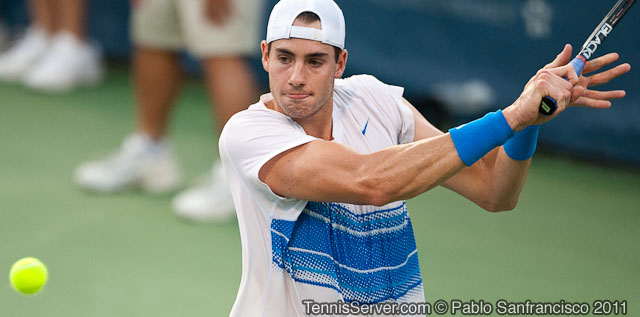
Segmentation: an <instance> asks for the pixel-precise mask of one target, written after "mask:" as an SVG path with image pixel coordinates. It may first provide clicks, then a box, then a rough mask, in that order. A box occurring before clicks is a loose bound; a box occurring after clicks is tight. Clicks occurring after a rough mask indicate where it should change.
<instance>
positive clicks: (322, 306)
mask: <svg viewBox="0 0 640 317" xmlns="http://www.w3.org/2000/svg"><path fill="white" fill-rule="evenodd" d="M302 304H303V305H304V312H305V314H306V315H314V316H328V315H329V316H336V315H344V316H349V315H405V316H411V315H415V316H425V315H473V316H478V315H490V314H497V315H500V316H504V315H509V316H518V315H520V316H547V315H564V316H585V315H603V316H610V315H627V301H626V300H623V301H619V300H596V301H593V302H568V301H565V300H560V301H557V302H534V301H531V300H526V301H520V302H512V301H507V300H504V299H500V300H498V301H495V302H489V301H485V300H469V301H462V300H458V299H452V300H449V301H446V300H442V299H440V300H437V301H435V302H423V303H397V302H384V303H375V304H364V303H359V302H356V301H354V302H344V301H337V302H329V303H319V302H316V301H314V300H310V299H307V300H303V301H302Z"/></svg>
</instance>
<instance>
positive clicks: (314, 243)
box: [219, 75, 424, 316]
mask: <svg viewBox="0 0 640 317" xmlns="http://www.w3.org/2000/svg"><path fill="white" fill-rule="evenodd" d="M402 93H403V88H401V87H396V86H390V85H386V84H384V83H382V82H380V81H379V80H377V79H376V78H375V77H373V76H369V75H358V76H352V77H350V78H347V79H337V80H336V81H335V86H334V97H333V98H334V99H333V100H334V109H333V115H332V118H333V131H332V132H333V134H332V135H333V138H334V140H333V142H337V143H341V144H344V145H347V146H350V147H352V148H353V149H355V150H356V151H358V152H360V153H363V154H367V153H373V152H376V151H380V150H382V149H384V148H387V147H389V146H393V145H397V144H401V143H409V142H412V141H413V138H414V129H415V126H414V118H413V114H412V112H411V110H410V109H409V108H408V107H407V106H406V105H405V104H404V103H403V101H402ZM269 99H272V96H270V95H269V94H267V95H264V96H262V97H261V100H260V101H259V102H258V103H256V104H253V105H251V106H250V107H249V109H247V110H245V111H242V112H240V113H238V114H236V115H234V116H233V117H232V118H231V119H230V120H229V122H228V123H227V124H226V126H225V128H224V130H223V132H222V134H221V136H220V142H219V149H220V157H221V159H222V164H223V166H224V169H225V173H226V175H227V178H228V181H229V186H230V188H231V192H232V193H233V200H234V202H235V206H236V211H237V216H238V224H239V226H240V237H241V241H242V279H241V282H240V289H239V291H238V296H237V298H236V302H235V304H234V305H233V309H232V311H231V315H232V316H295V315H304V314H305V310H304V308H305V304H303V302H302V301H303V300H307V299H310V300H313V301H315V302H338V301H342V302H347V303H351V302H359V303H363V304H364V303H367V304H371V303H379V302H384V301H397V302H423V301H424V293H423V288H422V277H421V274H420V267H419V264H418V255H417V249H416V245H415V239H414V235H413V229H412V226H411V220H410V219H409V215H408V213H407V207H406V203H405V202H404V201H398V202H394V203H390V204H388V205H386V206H383V207H376V206H368V205H352V204H346V203H325V202H311V201H304V200H298V199H291V198H284V197H280V196H278V195H276V194H274V193H273V192H272V191H271V189H270V188H269V186H268V185H266V184H265V183H263V182H262V181H260V179H259V178H258V172H259V171H260V168H261V167H262V166H263V165H264V164H265V163H266V162H267V161H269V160H270V159H272V158H273V157H275V156H277V155H278V154H280V153H282V152H284V151H286V150H288V149H291V148H294V147H296V146H299V145H302V144H305V143H308V142H311V141H314V140H316V138H315V137H312V136H309V135H307V134H306V133H305V132H304V130H303V129H302V127H301V126H300V125H298V124H297V123H296V122H295V121H293V120H292V119H291V118H290V117H288V116H286V115H284V114H282V113H280V112H277V111H274V110H271V109H268V108H267V107H266V106H265V104H264V102H265V101H266V100H269ZM309 181H310V182H312V181H313V179H310V180H309Z"/></svg>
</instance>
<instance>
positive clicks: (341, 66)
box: [333, 50, 349, 78]
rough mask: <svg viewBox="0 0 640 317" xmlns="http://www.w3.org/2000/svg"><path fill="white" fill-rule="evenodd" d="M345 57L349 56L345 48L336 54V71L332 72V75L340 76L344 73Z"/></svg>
mask: <svg viewBox="0 0 640 317" xmlns="http://www.w3.org/2000/svg"><path fill="white" fill-rule="evenodd" d="M347 57H349V53H348V52H347V50H342V52H340V55H339V56H338V67H336V72H335V73H334V74H333V77H335V78H340V77H342V74H344V70H345V68H346V67H347Z"/></svg>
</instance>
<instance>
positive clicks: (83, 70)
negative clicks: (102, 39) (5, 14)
mask: <svg viewBox="0 0 640 317" xmlns="http://www.w3.org/2000/svg"><path fill="white" fill-rule="evenodd" d="M101 55H102V54H101V52H100V50H99V49H98V48H97V47H95V46H92V45H90V44H88V43H84V42H82V41H80V40H78V39H77V38H76V37H75V36H74V35H72V34H71V33H69V32H60V33H58V34H56V35H55V36H54V37H53V38H52V39H51V48H50V50H49V51H48V52H47V53H46V54H45V55H44V56H43V57H42V58H41V59H40V60H39V61H38V63H36V65H34V66H33V67H32V68H31V69H30V70H29V71H28V72H27V73H26V75H25V76H24V83H25V84H26V85H27V86H29V87H31V88H33V89H37V90H43V91H48V92H64V91H69V90H72V89H74V88H76V87H78V86H85V85H94V84H96V83H98V82H99V81H100V80H101V79H102V76H103V66H102V56H101Z"/></svg>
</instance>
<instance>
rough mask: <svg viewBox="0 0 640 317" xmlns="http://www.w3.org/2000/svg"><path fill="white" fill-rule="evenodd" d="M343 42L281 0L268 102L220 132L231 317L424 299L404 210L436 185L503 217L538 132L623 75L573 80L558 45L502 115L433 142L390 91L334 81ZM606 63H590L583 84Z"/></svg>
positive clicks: (336, 32) (622, 68) (337, 28)
mask: <svg viewBox="0 0 640 317" xmlns="http://www.w3.org/2000/svg"><path fill="white" fill-rule="evenodd" d="M344 43H345V21H344V17H343V14H342V11H341V10H340V8H339V7H338V5H337V4H336V3H335V2H334V1H332V0H305V1H300V0H281V1H280V2H279V3H278V4H276V6H275V7H274V8H273V10H272V12H271V15H270V18H269V22H268V25H267V38H266V41H263V42H262V43H261V49H262V64H263V67H264V69H265V70H266V71H267V72H268V73H269V86H270V91H271V92H270V93H268V94H265V95H263V96H261V98H260V100H259V101H258V102H257V103H255V104H253V105H251V106H250V107H249V108H248V109H247V110H245V111H242V112H239V113H238V114H236V115H234V116H233V117H232V118H231V119H230V120H229V121H228V123H227V125H226V126H225V128H224V130H223V132H222V135H221V137H220V144H219V149H220V156H221V158H222V162H223V166H224V169H225V172H226V174H227V177H228V179H229V183H230V186H231V191H232V193H233V199H234V203H235V206H236V210H237V216H238V223H239V226H240V234H241V239H242V260H243V261H242V280H241V283H240V289H239V291H238V295H237V298H236V302H235V304H234V306H233V309H232V311H231V315H233V316H295V315H305V314H308V313H309V311H305V304H304V303H303V301H305V300H313V301H315V302H318V303H320V302H346V303H356V302H357V303H362V304H371V303H380V302H385V301H396V302H424V293H423V286H422V276H421V273H420V267H419V263H418V254H417V249H416V244H415V240H414V234H413V229H412V226H411V219H410V218H409V215H408V213H407V205H406V203H405V201H404V200H405V199H408V198H411V197H414V196H416V195H419V194H421V193H423V192H426V191H428V190H430V189H431V188H433V187H435V186H438V185H442V186H445V187H447V188H449V189H451V190H453V191H455V192H457V193H459V194H460V195H462V196H464V197H466V198H468V199H470V200H471V201H473V202H475V203H476V204H478V205H479V206H480V207H482V208H484V209H486V210H489V211H502V210H510V209H513V208H514V207H515V206H516V203H517V200H518V196H519V194H520V191H521V189H522V187H523V184H524V182H525V179H526V176H527V172H528V170H529V165H530V161H531V156H532V155H533V152H534V150H535V147H536V140H537V134H538V126H539V125H540V124H542V123H544V122H546V121H549V120H551V119H552V118H554V117H555V116H557V115H558V114H560V113H562V112H563V110H564V109H565V108H566V107H567V106H572V105H582V106H586V107H590V108H607V107H609V106H610V105H611V103H610V101H609V99H614V98H620V97H623V96H624V95H625V93H624V91H618V90H616V91H605V92H597V91H593V90H591V89H589V88H587V87H590V86H592V85H595V84H600V83H604V82H608V81H609V80H611V79H613V78H615V77H617V76H619V75H621V74H623V73H626V72H627V71H629V70H630V66H629V65H628V64H622V65H619V66H617V67H615V68H612V69H610V70H608V71H604V72H601V73H598V74H596V75H593V76H590V77H587V76H582V77H580V78H578V77H577V76H576V74H575V72H574V71H573V69H572V68H571V66H567V65H566V64H567V63H568V62H569V59H570V57H571V47H570V46H566V47H565V48H564V50H563V51H562V52H561V53H560V55H558V57H557V58H556V59H555V60H554V61H553V62H552V63H550V64H549V65H548V66H547V67H545V68H544V69H542V70H540V71H539V72H538V73H537V74H536V75H535V76H534V77H533V78H531V80H530V81H529V83H527V84H526V86H525V87H524V90H523V92H522V94H521V95H520V97H519V98H518V99H517V100H516V101H515V102H514V103H513V104H512V105H510V106H508V107H506V108H505V109H503V110H501V111H500V110H499V111H497V112H493V113H489V114H487V115H486V116H484V117H483V118H481V119H478V120H476V121H472V122H470V123H467V124H466V125H464V126H461V127H458V128H455V129H452V130H450V131H449V132H448V133H443V132H441V131H439V130H438V129H436V128H435V127H434V126H432V125H431V124H430V123H429V122H428V121H427V120H426V119H425V118H424V117H423V116H422V115H420V113H419V112H418V111H416V109H415V108H414V107H413V106H412V105H411V104H409V102H407V101H406V100H405V99H403V97H402V93H403V88H401V87H397V86H391V85H387V84H384V83H382V82H380V81H379V80H377V79H376V78H374V77H373V76H369V75H358V76H352V77H349V78H346V79H340V78H341V76H342V74H343V72H344V70H345V66H346V63H347V51H346V50H345V49H344ZM616 59H617V55H616V54H609V55H606V56H603V57H600V58H597V59H595V60H593V61H590V62H588V63H587V65H586V72H585V73H588V72H593V71H596V70H598V69H599V68H600V67H602V66H603V65H607V64H610V63H612V62H614V61H615V60H616ZM563 77H566V78H568V79H569V80H565V79H563ZM543 96H551V97H553V98H555V99H556V100H557V101H558V107H559V108H558V111H557V112H556V113H555V114H554V115H553V116H549V117H547V116H542V115H540V114H539V113H538V107H539V105H540V101H541V99H542V97H543Z"/></svg>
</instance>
